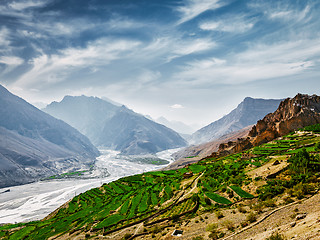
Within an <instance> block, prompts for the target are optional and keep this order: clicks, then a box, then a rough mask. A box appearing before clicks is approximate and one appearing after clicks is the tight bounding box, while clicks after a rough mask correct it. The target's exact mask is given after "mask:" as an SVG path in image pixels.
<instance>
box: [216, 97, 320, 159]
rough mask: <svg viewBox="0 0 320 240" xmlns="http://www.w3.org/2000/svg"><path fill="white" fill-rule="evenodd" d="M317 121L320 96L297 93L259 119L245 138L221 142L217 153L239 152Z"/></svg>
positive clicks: (319, 109)
mask: <svg viewBox="0 0 320 240" xmlns="http://www.w3.org/2000/svg"><path fill="white" fill-rule="evenodd" d="M317 123H320V97H319V96H317V95H312V96H309V95H307V94H300V93H299V94H297V95H296V96H295V97H294V98H287V99H285V100H284V101H282V102H281V103H280V105H279V107H278V109H277V110H276V111H275V112H273V113H269V114H267V115H266V116H265V117H264V118H263V119H262V120H259V121H258V122H257V124H256V125H254V126H253V127H252V129H251V130H250V132H249V134H248V136H247V137H246V138H239V139H238V140H237V141H235V142H228V143H224V144H221V145H220V146H219V149H218V153H217V154H220V155H227V154H230V153H235V152H241V151H243V150H245V149H248V148H251V147H252V146H258V145H260V144H262V143H266V142H269V141H271V140H273V139H275V138H278V137H281V136H283V135H286V134H289V133H290V132H293V131H296V130H298V129H300V128H303V127H306V126H309V125H313V124H317Z"/></svg>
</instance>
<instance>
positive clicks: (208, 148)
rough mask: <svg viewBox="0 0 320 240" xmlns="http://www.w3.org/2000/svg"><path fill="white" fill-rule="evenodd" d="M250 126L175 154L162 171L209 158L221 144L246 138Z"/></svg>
mask: <svg viewBox="0 0 320 240" xmlns="http://www.w3.org/2000/svg"><path fill="white" fill-rule="evenodd" d="M251 128H252V125H250V126H248V127H245V128H243V129H241V130H238V131H235V132H231V133H228V134H226V135H223V136H221V137H219V138H218V139H216V140H213V141H210V142H207V143H203V144H200V145H192V146H190V147H186V148H184V149H182V150H180V151H178V152H175V153H174V154H173V155H172V156H173V158H174V159H175V161H174V162H173V163H171V164H170V165H169V166H167V167H165V168H164V169H167V170H168V169H177V168H181V167H183V166H185V165H188V164H191V163H196V162H198V161H199V160H201V159H203V158H205V157H207V156H210V155H211V154H212V153H214V152H216V151H218V149H219V146H220V145H221V144H222V143H226V142H230V141H236V140H237V139H238V138H243V137H246V136H247V135H248V133H249V131H250V130H251Z"/></svg>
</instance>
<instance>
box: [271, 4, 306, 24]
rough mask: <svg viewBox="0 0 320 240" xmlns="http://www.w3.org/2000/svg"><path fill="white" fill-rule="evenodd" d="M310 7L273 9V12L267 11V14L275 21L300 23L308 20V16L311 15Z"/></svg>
mask: <svg viewBox="0 0 320 240" xmlns="http://www.w3.org/2000/svg"><path fill="white" fill-rule="evenodd" d="M310 9H311V7H310V5H307V6H306V7H305V8H304V9H302V10H300V9H290V8H288V7H287V9H285V10H283V9H281V10H280V9H272V11H270V10H269V11H265V14H266V15H267V16H268V17H269V18H270V19H273V20H285V21H295V22H300V21H303V20H306V19H307V17H308V14H309V13H310Z"/></svg>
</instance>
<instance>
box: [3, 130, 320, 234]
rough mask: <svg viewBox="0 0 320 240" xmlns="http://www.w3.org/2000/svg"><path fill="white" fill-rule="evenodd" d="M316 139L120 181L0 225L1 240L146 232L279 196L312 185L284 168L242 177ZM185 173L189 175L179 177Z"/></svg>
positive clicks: (308, 136) (296, 137)
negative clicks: (44, 213) (30, 218)
mask: <svg viewBox="0 0 320 240" xmlns="http://www.w3.org/2000/svg"><path fill="white" fill-rule="evenodd" d="M309 130H312V129H309ZM313 130H314V129H313ZM319 141H320V137H319V136H317V135H316V134H313V133H312V132H309V133H305V134H302V135H300V134H292V135H288V136H286V137H283V138H282V139H278V140H275V141H273V142H270V143H267V144H264V145H262V146H259V147H255V148H253V149H250V150H248V151H246V153H251V158H250V159H243V158H242V154H241V153H238V154H233V155H229V156H225V157H220V158H206V159H204V160H202V161H201V162H199V163H197V164H193V165H190V166H188V167H186V168H183V169H179V170H170V171H159V172H149V173H144V174H140V175H135V176H130V177H125V178H121V179H119V180H117V181H115V182H112V183H109V184H104V185H103V186H101V187H100V188H95V189H91V190H89V191H87V192H85V193H83V194H80V195H78V196H76V197H75V198H73V199H72V200H71V201H70V202H69V204H68V205H66V206H65V207H62V208H60V209H59V211H57V213H56V214H54V215H53V216H51V217H50V218H49V219H46V220H42V221H35V222H30V223H26V224H17V225H5V226H2V227H0V238H3V239H47V238H49V237H51V236H59V235H61V236H62V235H64V234H67V235H68V236H69V235H70V234H71V235H72V234H73V235H76V234H84V233H87V235H88V236H89V234H90V236H97V235H109V234H111V233H113V232H117V231H118V230H120V229H122V228H127V227H130V226H135V225H136V226H137V225H138V224H140V223H141V222H143V223H144V226H146V228H147V226H153V223H154V222H162V221H164V220H168V219H169V220H173V221H175V220H177V219H178V218H179V217H182V215H184V214H187V217H189V218H192V217H194V216H195V215H194V214H195V212H198V213H199V212H208V211H214V210H215V209H218V208H220V209H227V208H230V207H232V205H233V204H235V203H239V202H241V201H242V200H244V199H246V198H254V197H257V199H259V201H260V200H261V201H266V200H268V199H271V198H273V197H275V196H279V195H281V194H284V192H285V190H288V189H289V190H290V189H291V190H294V188H298V187H297V186H298V185H299V184H298V183H299V182H301V181H302V182H305V184H309V182H311V181H309V180H308V178H307V177H306V176H301V174H296V175H297V176H295V177H290V176H289V175H288V174H290V173H288V171H289V170H286V169H284V170H285V171H282V173H280V175H278V176H276V177H275V178H274V179H271V180H270V181H266V180H265V179H260V178H256V179H252V178H250V177H249V176H248V174H247V173H248V172H250V171H251V170H254V169H257V168H259V167H260V166H262V167H263V165H265V164H266V163H268V162H269V161H271V159H272V161H273V159H274V158H277V157H279V159H287V158H289V156H290V155H292V154H295V153H296V152H297V151H298V150H299V149H300V148H302V147H303V146H307V147H306V150H307V151H308V152H314V151H316V149H315V144H316V143H317V142H319ZM283 156H287V157H284V158H283ZM187 172H188V173H192V174H190V175H188V176H185V177H184V173H187ZM291 174H292V172H291ZM191 175H192V176H191ZM314 182H316V181H314ZM253 183H254V184H256V183H260V184H258V185H260V187H258V188H257V190H256V191H251V192H246V191H244V189H246V188H245V186H246V185H250V184H253ZM308 186H309V187H310V192H312V190H313V189H314V187H315V186H317V185H316V183H315V184H313V183H310V184H309V185H308ZM304 188H305V186H304ZM298 190H299V189H298ZM298 190H297V189H295V192H296V191H298ZM247 191H250V189H247ZM300 195H301V194H300ZM300 195H297V194H296V195H295V193H292V194H291V197H292V198H300V197H303V193H302V196H300ZM180 215H181V216H180ZM146 231H148V229H147V230H146Z"/></svg>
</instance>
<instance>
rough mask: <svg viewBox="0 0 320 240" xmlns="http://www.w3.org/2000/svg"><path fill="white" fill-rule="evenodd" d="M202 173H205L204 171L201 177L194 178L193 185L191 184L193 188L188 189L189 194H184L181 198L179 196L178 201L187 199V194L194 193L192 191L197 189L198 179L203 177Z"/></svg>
mask: <svg viewBox="0 0 320 240" xmlns="http://www.w3.org/2000/svg"><path fill="white" fill-rule="evenodd" d="M204 173H205V171H204V172H203V173H201V175H200V176H198V177H197V178H196V180H195V181H194V183H193V184H194V186H193V187H192V188H191V189H190V191H189V192H187V193H186V194H184V195H183V196H181V197H180V199H179V201H181V200H183V199H185V198H187V196H188V195H189V194H191V193H193V192H194V190H195V189H196V188H197V185H198V181H199V179H200V178H201V177H202V175H203V174H204Z"/></svg>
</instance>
